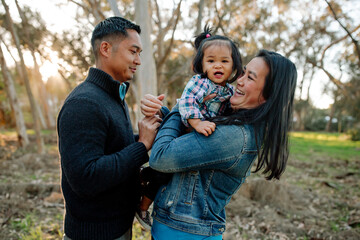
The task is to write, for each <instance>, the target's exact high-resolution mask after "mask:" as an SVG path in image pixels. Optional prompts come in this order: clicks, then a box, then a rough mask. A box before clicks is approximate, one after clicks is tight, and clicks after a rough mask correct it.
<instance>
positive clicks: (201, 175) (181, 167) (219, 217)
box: [149, 110, 262, 236]
mask: <svg viewBox="0 0 360 240" xmlns="http://www.w3.org/2000/svg"><path fill="white" fill-rule="evenodd" d="M260 131H261V132H262V129H257V134H258V136H261V134H259V133H260ZM183 133H184V126H183V124H182V122H181V119H180V114H179V113H178V111H177V110H175V111H174V110H173V111H172V112H171V113H170V114H169V115H168V116H167V118H166V119H165V120H164V123H163V125H162V127H161V129H160V130H159V132H158V135H157V137H156V139H155V142H154V145H153V147H152V151H151V156H150V161H149V163H150V166H151V167H152V168H153V169H155V170H157V171H160V172H166V173H174V174H173V177H172V179H171V180H170V182H169V183H168V184H167V185H164V186H162V187H161V188H160V189H159V191H158V193H157V195H156V198H155V201H154V210H153V217H154V219H156V220H157V221H159V222H160V223H163V224H165V225H167V226H169V227H172V228H175V229H178V230H180V231H184V232H188V233H193V234H198V235H205V236H216V235H221V234H223V233H224V231H225V220H226V216H225V206H226V204H228V203H229V201H230V199H231V197H232V195H233V194H234V193H235V192H236V191H237V190H238V189H239V188H240V186H241V184H242V183H243V182H244V181H245V179H246V177H248V176H249V175H250V172H251V166H252V164H253V162H254V160H255V158H256V157H257V146H256V141H255V135H254V134H255V131H254V127H253V126H252V125H219V126H217V127H216V130H215V132H213V133H212V134H211V135H210V136H209V137H205V136H204V135H202V134H199V133H197V132H196V131H193V132H191V133H188V134H185V135H183ZM258 139H261V138H260V137H258ZM258 144H259V147H260V146H261V142H259V143H258Z"/></svg>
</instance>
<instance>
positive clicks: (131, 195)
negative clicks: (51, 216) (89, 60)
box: [57, 68, 148, 240]
mask: <svg viewBox="0 0 360 240" xmlns="http://www.w3.org/2000/svg"><path fill="white" fill-rule="evenodd" d="M119 86H120V83H119V82H117V81H115V80H113V79H112V77H111V76H110V75H108V74H107V73H105V72H103V71H101V70H99V69H96V68H90V71H89V75H88V77H87V78H86V80H85V81H84V82H83V83H81V84H80V85H79V86H77V87H76V88H75V89H74V90H73V91H72V92H71V93H70V94H69V96H68V97H67V99H66V100H65V103H64V105H63V107H62V109H61V111H60V113H59V116H58V122H57V127H58V128H57V130H58V141H59V152H60V158H61V171H62V172H61V187H62V191H63V194H64V198H65V208H66V212H65V222H64V228H65V234H66V235H67V236H68V237H70V238H71V239H73V240H77V239H97V240H102V239H114V238H118V237H120V236H121V235H123V233H125V232H126V230H128V229H129V228H130V227H131V225H132V222H133V218H134V214H135V208H136V205H137V204H138V201H139V196H140V194H139V190H140V189H139V186H140V185H139V176H138V175H139V168H140V166H141V165H142V164H144V163H145V162H147V161H148V154H147V150H146V148H145V145H144V144H143V143H140V142H136V139H135V136H134V134H133V131H132V127H131V122H130V119H129V113H128V108H127V105H126V104H125V102H122V101H121V99H120V97H119Z"/></svg>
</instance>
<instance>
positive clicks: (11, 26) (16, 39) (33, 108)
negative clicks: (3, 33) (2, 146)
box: [1, 0, 45, 153]
mask: <svg viewBox="0 0 360 240" xmlns="http://www.w3.org/2000/svg"><path fill="white" fill-rule="evenodd" d="M1 2H2V3H3V6H4V8H5V11H6V19H7V21H8V24H9V29H10V32H11V35H12V37H13V40H14V42H15V45H16V48H17V51H18V54H19V57H20V63H21V70H22V73H23V76H24V83H25V88H26V92H27V95H28V98H29V102H30V107H31V115H32V118H33V122H34V130H35V135H36V143H37V151H38V152H39V153H44V150H45V149H44V143H43V139H42V137H41V129H40V124H39V121H38V117H37V107H36V102H35V99H34V96H33V94H32V91H31V87H30V81H29V77H28V74H27V72H26V67H25V62H24V57H23V54H22V52H21V48H20V41H19V37H18V35H17V32H16V30H15V28H14V24H13V21H12V18H11V15H10V12H9V7H8V5H6V3H5V0H1Z"/></svg>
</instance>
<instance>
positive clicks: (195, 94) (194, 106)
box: [179, 75, 210, 127]
mask: <svg viewBox="0 0 360 240" xmlns="http://www.w3.org/2000/svg"><path fill="white" fill-rule="evenodd" d="M209 81H210V80H208V79H206V78H201V77H200V75H195V76H193V77H192V78H191V79H190V80H189V82H188V83H187V84H186V87H185V89H184V91H183V93H182V95H181V98H180V100H179V111H180V114H181V120H182V122H183V123H184V125H185V126H187V127H188V126H189V124H188V121H187V119H189V118H190V119H193V118H200V119H202V118H203V116H202V114H201V112H200V108H201V104H202V103H203V100H204V97H205V96H206V94H207V92H208V90H209V88H210V84H209Z"/></svg>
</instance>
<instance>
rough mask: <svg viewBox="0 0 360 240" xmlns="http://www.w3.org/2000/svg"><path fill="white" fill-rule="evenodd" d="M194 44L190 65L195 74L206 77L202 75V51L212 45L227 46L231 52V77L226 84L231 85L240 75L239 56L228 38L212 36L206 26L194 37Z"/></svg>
mask: <svg viewBox="0 0 360 240" xmlns="http://www.w3.org/2000/svg"><path fill="white" fill-rule="evenodd" d="M194 44H195V49H196V55H195V57H194V59H193V62H192V65H193V71H194V72H195V73H196V74H201V75H202V77H207V74H206V73H204V70H203V65H202V61H203V57H204V51H205V49H207V48H208V47H210V46H212V45H220V46H228V47H229V48H230V50H231V57H232V60H233V67H232V70H233V76H232V77H231V78H230V79H228V82H229V83H232V82H234V81H235V80H236V79H237V78H238V77H239V76H240V75H242V73H243V67H242V60H241V54H240V52H239V49H238V47H237V46H236V45H235V43H234V42H233V41H232V40H231V39H230V38H228V37H225V36H220V35H214V36H212V35H211V28H210V27H209V26H207V25H206V26H205V27H204V32H202V33H200V34H199V35H198V36H196V38H195V42H194Z"/></svg>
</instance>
